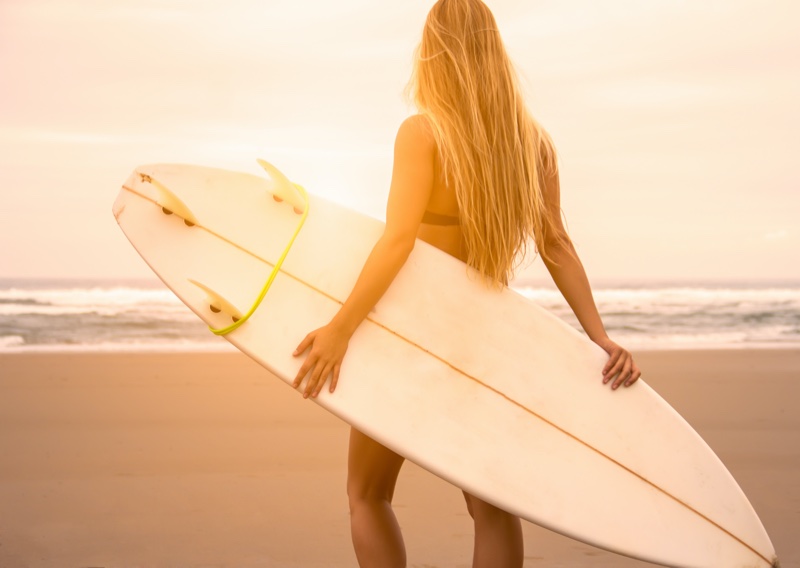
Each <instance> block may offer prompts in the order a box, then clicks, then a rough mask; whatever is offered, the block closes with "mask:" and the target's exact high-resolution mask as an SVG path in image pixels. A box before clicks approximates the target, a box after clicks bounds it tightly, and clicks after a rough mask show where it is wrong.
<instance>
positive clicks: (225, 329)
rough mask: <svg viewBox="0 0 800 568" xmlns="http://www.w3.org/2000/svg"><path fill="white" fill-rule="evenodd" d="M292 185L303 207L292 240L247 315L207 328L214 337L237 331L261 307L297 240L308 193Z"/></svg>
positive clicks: (304, 216) (306, 211)
mask: <svg viewBox="0 0 800 568" xmlns="http://www.w3.org/2000/svg"><path fill="white" fill-rule="evenodd" d="M293 185H294V186H295V187H296V188H297V190H298V191H299V192H300V195H302V197H303V202H304V204H305V205H304V207H303V216H302V217H300V222H299V223H297V228H296V229H295V230H294V234H293V235H292V238H291V239H290V240H289V243H288V244H287V245H286V248H285V249H283V253H282V254H281V256H280V258H279V259H278V262H276V263H275V266H274V267H273V268H272V272H271V273H270V275H269V278H267V282H266V283H265V284H264V287H263V288H262V289H261V293H260V294H259V295H258V298H256V301H255V302H253V305H252V306H251V307H250V309H249V310H248V311H247V313H246V314H244V315H243V316H242V318H241V319H240V320H238V321H236V322H234V323H233V324H231V325H229V326H228V327H223V328H221V329H214V328H213V327H211V326H208V329H210V330H211V332H212V333H214V334H215V335H225V334H227V333H230V332H232V331H233V330H234V329H237V328H238V327H239V326H240V325H242V324H243V323H244V322H246V321H247V320H248V319H249V318H250V316H252V315H253V313H254V312H255V311H256V309H258V306H259V305H261V301H262V300H263V299H264V296H266V295H267V292H268V291H269V288H270V286H272V282H273V281H274V280H275V277H276V276H277V275H278V272H280V269H281V265H282V264H283V261H284V260H285V259H286V255H287V254H289V250H290V249H291V248H292V245H293V244H294V240H295V239H296V238H297V235H298V234H300V229H302V228H303V223H305V222H306V217H308V193H307V192H306V190H305V188H303V186H301V185H298V184H296V183H295V184H293Z"/></svg>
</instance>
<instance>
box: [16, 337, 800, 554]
mask: <svg viewBox="0 0 800 568" xmlns="http://www.w3.org/2000/svg"><path fill="white" fill-rule="evenodd" d="M637 357H638V360H639V362H640V365H641V366H642V367H643V369H644V370H645V373H646V377H647V381H648V382H649V383H650V384H651V385H652V386H653V387H654V388H655V389H656V390H657V391H659V392H660V393H661V395H662V396H663V397H664V398H666V399H667V400H668V401H669V402H670V403H671V404H672V405H673V406H674V407H675V408H676V409H677V410H678V411H679V412H680V413H681V414H683V415H684V417H685V418H686V419H687V420H688V421H689V422H690V423H691V424H692V425H693V426H694V427H695V428H696V429H697V430H698V432H699V433H700V434H701V435H702V436H703V437H704V438H705V439H706V441H707V442H708V443H709V444H710V445H711V447H712V448H713V449H714V450H715V451H716V452H717V454H718V455H719V456H720V458H721V459H722V460H723V462H725V464H726V465H727V466H728V468H729V469H730V471H731V472H732V473H733V475H734V477H735V478H736V479H737V481H738V482H739V484H740V485H741V486H742V489H743V490H744V491H745V493H746V494H747V495H748V497H749V498H750V501H751V503H752V504H753V506H754V507H755V509H756V511H757V512H758V513H759V515H760V517H761V520H762V521H763V523H764V525H765V527H766V528H767V531H768V532H769V534H770V536H771V538H772V541H773V543H774V544H775V547H776V549H777V551H778V554H779V556H780V558H781V561H782V562H783V566H784V568H791V567H797V566H800V539H798V538H797V535H798V534H800V413H798V412H797V410H796V408H795V407H796V405H797V404H798V402H800V351H797V350H776V351H772V350H754V351H684V352H677V351H664V352H648V353H641V354H639V355H638V356H637ZM347 436H348V426H347V425H346V424H344V423H343V422H341V421H340V420H338V419H337V418H335V417H333V416H331V415H329V414H328V413H327V412H326V411H324V410H322V409H321V408H319V407H318V406H316V405H315V404H314V403H312V402H309V401H304V400H303V399H302V397H300V396H299V395H298V394H297V393H296V392H294V391H293V390H292V389H290V388H289V387H288V386H286V385H285V384H284V383H282V382H280V381H278V380H276V379H275V378H273V377H272V376H270V374H269V373H268V372H267V371H266V370H264V369H263V368H261V367H259V366H258V365H256V364H255V363H254V362H252V361H251V360H250V359H248V358H246V357H245V356H244V355H241V354H238V353H224V354H30V355H29V354H7V355H0V567H2V568H16V567H26V566H30V567H37V568H38V567H54V568H55V567H59V568H61V567H64V566H72V567H104V568H114V567H140V568H144V567H148V568H155V567H159V568H160V567H165V568H167V567H169V568H174V567H232V568H234V567H235V568H251V567H252V568H255V567H259V568H261V567H273V566H275V567H301V566H302V567H350V566H355V565H356V563H355V556H354V554H353V552H352V549H351V546H350V537H349V524H348V513H347V499H346V496H345V491H344V486H345V475H346V467H345V466H346V448H347ZM395 505H396V510H397V514H398V518H399V520H400V523H401V525H402V527H403V530H404V534H405V539H406V546H407V548H408V557H409V566H417V567H427V568H431V567H440V568H445V567H467V566H469V565H470V559H471V546H472V544H471V543H472V528H471V522H470V519H469V517H468V516H467V513H466V509H465V507H464V504H463V500H462V497H461V493H460V491H459V490H458V489H456V488H454V487H452V486H451V485H449V484H447V483H445V482H443V481H441V480H439V479H438V478H436V477H434V476H433V475H431V474H429V473H428V472H426V471H424V470H422V469H420V468H418V467H416V466H414V465H413V464H406V466H405V467H404V469H403V472H402V473H401V475H400V480H399V482H398V487H397V493H396V496H395ZM620 530H621V531H624V530H625V527H620ZM524 532H525V545H526V561H525V566H526V567H535V566H547V567H578V566H580V567H587V568H591V567H604V568H610V567H622V568H625V567H628V568H635V567H646V566H652V565H650V564H646V563H644V562H638V561H635V560H631V559H626V558H622V557H620V556H617V555H614V554H611V553H608V552H604V551H601V550H597V549H595V548H592V547H590V546H587V545H584V544H581V543H578V542H575V541H573V540H570V539H568V538H565V537H562V536H560V535H556V534H554V533H551V532H549V531H547V530H544V529H541V528H539V527H536V526H534V525H531V524H527V523H526V524H525V526H524ZM676 546H680V543H676Z"/></svg>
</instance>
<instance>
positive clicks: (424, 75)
mask: <svg viewBox="0 0 800 568" xmlns="http://www.w3.org/2000/svg"><path fill="white" fill-rule="evenodd" d="M410 86H411V92H412V93H413V98H414V102H415V103H416V106H417V108H418V109H419V111H420V114H418V115H416V116H412V117H410V118H408V119H407V120H406V121H405V122H403V124H402V125H401V126H400V129H399V131H398V134H397V138H396V142H395V150H394V169H393V174H392V182H391V187H390V191H389V200H388V205H387V210H386V228H385V230H384V233H383V235H382V237H381V238H380V239H379V240H378V242H377V243H376V245H375V247H374V248H373V250H372V253H371V254H370V256H369V258H368V259H367V261H366V263H365V264H364V268H363V269H362V272H361V274H360V276H359V278H358V281H357V282H356V284H355V286H354V288H353V291H352V292H351V294H350V296H349V297H348V299H347V301H346V302H345V303H344V305H343V306H342V307H341V309H340V310H339V312H338V313H337V314H336V316H335V317H334V318H333V319H332V320H331V322H330V323H329V324H328V325H326V326H324V327H322V328H320V329H317V330H315V331H312V332H311V333H309V334H308V335H307V336H306V337H305V339H303V341H302V342H301V343H300V345H299V346H298V347H297V349H296V351H295V353H294V354H295V356H300V355H302V354H303V353H305V352H306V351H307V350H309V352H308V355H307V357H306V359H305V361H304V363H303V365H302V366H301V368H300V370H299V372H298V374H297V377H296V379H295V381H294V386H295V388H297V387H299V386H300V385H301V383H302V380H303V379H304V378H305V377H306V376H308V381H307V383H306V385H305V387H304V389H303V391H304V392H303V396H304V397H308V396H312V397H315V396H317V395H318V394H319V392H320V391H321V389H322V388H323V386H324V385H325V384H326V383H328V381H329V380H330V383H329V389H330V391H331V392H333V391H334V389H335V388H336V383H337V381H338V380H339V369H340V368H341V364H342V360H343V359H344V356H345V353H346V351H347V345H348V341H349V339H350V337H351V336H352V334H353V333H354V331H355V330H356V328H357V327H358V326H359V324H360V323H361V322H362V321H363V320H364V318H365V317H366V316H367V314H368V313H369V311H370V310H371V309H372V307H373V306H374V305H375V304H376V303H377V301H378V300H379V299H380V298H381V296H382V295H383V293H384V292H385V291H386V289H387V288H388V287H389V285H390V284H391V282H392V280H393V279H394V277H395V276H396V275H397V273H398V271H399V270H400V268H401V267H402V266H403V264H404V263H405V261H406V259H407V257H408V255H409V254H410V252H411V250H412V249H413V247H414V242H415V239H417V238H419V239H422V240H424V241H426V242H428V243H430V244H432V245H433V246H436V247H438V248H440V249H441V250H443V251H445V252H447V253H449V254H451V255H453V256H455V257H457V258H459V259H461V260H462V261H464V262H466V263H467V264H468V265H469V266H471V267H472V268H474V269H475V270H476V271H477V273H478V274H480V275H482V277H483V278H484V279H485V280H486V282H487V285H490V286H501V285H502V284H505V283H507V282H508V281H509V279H510V277H511V276H512V272H513V269H514V267H515V262H516V261H517V260H518V259H519V258H520V257H521V256H523V255H524V252H525V249H526V245H527V244H528V242H529V241H530V240H531V239H532V240H533V241H534V244H535V246H536V250H537V251H538V253H539V254H540V255H541V257H542V259H543V261H544V262H545V264H546V266H547V268H548V270H549V272H550V274H551V275H552V277H553V280H554V281H555V283H556V285H557V286H558V288H559V290H560V291H561V292H562V294H563V295H564V297H565V298H566V300H567V301H568V303H569V305H570V306H571V307H572V309H573V311H574V312H575V314H576V315H577V317H578V320H579V321H580V323H581V325H582V326H583V329H584V330H585V331H586V333H587V335H588V336H589V337H590V338H591V339H592V340H593V341H594V342H595V343H597V344H598V345H600V346H601V347H602V348H603V349H604V350H606V351H607V352H608V354H609V360H608V363H607V364H606V366H605V368H604V369H603V370H602V377H603V383H605V384H607V383H609V382H611V383H612V386H611V388H613V389H616V388H617V387H619V386H620V385H625V386H630V385H631V384H633V383H634V382H635V381H636V380H637V379H638V378H639V374H640V373H639V369H638V368H637V366H636V364H635V363H634V361H633V358H632V357H631V354H630V353H629V352H628V351H626V350H625V349H623V348H621V347H620V346H618V345H617V344H615V343H614V342H613V341H611V340H610V339H609V338H608V336H607V335H606V332H605V330H604V328H603V323H602V321H601V320H600V316H599V314H598V312H597V308H596V307H595V304H594V300H593V298H592V293H591V289H590V287H589V282H588V279H587V277H586V274H585V272H584V269H583V266H582V265H581V263H580V260H579V259H578V257H577V255H576V253H575V250H574V248H573V247H572V244H571V242H570V239H569V237H568V235H567V233H566V231H565V230H564V227H563V226H562V223H561V209H560V196H559V182H558V166H557V163H556V157H555V150H554V148H553V144H552V142H551V140H550V138H549V136H548V135H547V133H546V132H545V131H544V130H543V129H542V128H541V127H540V126H539V125H538V124H537V123H536V122H535V121H534V120H533V118H532V117H531V116H530V115H529V114H528V111H527V109H526V107H525V103H524V101H523V99H522V96H521V94H520V92H519V89H518V86H517V82H516V75H515V72H514V70H513V68H512V66H511V63H510V61H509V59H508V56H507V55H506V52H505V49H504V47H503V43H502V41H501V38H500V35H499V33H498V31H497V25H496V23H495V21H494V17H493V16H492V13H491V12H490V11H489V9H488V8H487V7H486V6H485V5H484V4H483V3H482V2H481V0H439V2H437V3H436V5H435V6H434V7H433V8H432V9H431V11H430V13H429V14H428V18H427V21H426V23H425V27H424V30H423V37H422V42H421V44H420V46H419V49H418V52H417V57H416V61H415V69H414V76H413V77H412V80H411V83H410ZM598 372H599V370H598ZM403 461H404V458H403V457H401V456H399V455H397V454H396V453H394V452H392V451H391V450H389V449H387V448H386V447H384V446H382V445H381V444H379V443H378V442H376V441H374V440H372V439H371V438H369V437H367V436H366V435H364V434H363V433H361V432H359V431H357V430H355V429H352V430H351V436H350V450H349V457H348V480H347V492H348V497H349V501H350V515H351V529H352V537H353V545H354V547H355V550H356V556H357V558H358V562H359V565H360V566H362V568H364V567H371V566H376V567H381V568H384V567H391V566H405V562H406V558H405V548H404V545H403V539H402V535H401V533H400V528H399V526H398V524H397V520H396V518H395V516H394V513H393V512H392V508H391V501H392V495H393V493H394V487H395V482H396V480H397V476H398V473H399V471H400V467H401V466H402V464H403ZM464 495H465V498H466V501H467V508H468V510H469V513H470V515H471V516H472V518H473V519H474V523H475V546H474V553H473V566H475V567H484V566H486V567H488V566H491V567H493V568H498V567H506V566H508V567H511V566H514V567H519V566H522V559H523V550H522V549H523V547H522V530H521V526H520V521H519V519H518V518H516V517H514V516H512V515H510V514H508V513H506V512H504V511H501V510H499V509H497V508H496V507H493V506H492V505H490V504H488V503H485V502H483V501H481V500H480V499H477V498H476V497H473V496H471V495H469V494H467V493H465V494H464Z"/></svg>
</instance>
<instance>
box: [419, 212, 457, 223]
mask: <svg viewBox="0 0 800 568" xmlns="http://www.w3.org/2000/svg"><path fill="white" fill-rule="evenodd" d="M422 223H423V224H424V225H441V226H453V225H460V224H461V221H460V220H459V218H458V217H457V216H454V215H442V214H441V213H434V212H433V211H425V213H424V214H423V215H422Z"/></svg>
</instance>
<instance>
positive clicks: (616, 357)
mask: <svg viewBox="0 0 800 568" xmlns="http://www.w3.org/2000/svg"><path fill="white" fill-rule="evenodd" d="M624 353H625V351H624V349H622V348H616V349H614V350H613V351H612V352H611V356H610V357H609V358H608V362H607V363H606V366H605V367H604V368H603V384H604V385H605V384H608V381H610V380H611V379H612V378H613V377H615V376H616V375H617V373H619V372H620V370H622V367H623V365H624V364H625V358H624V357H623V355H624Z"/></svg>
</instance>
